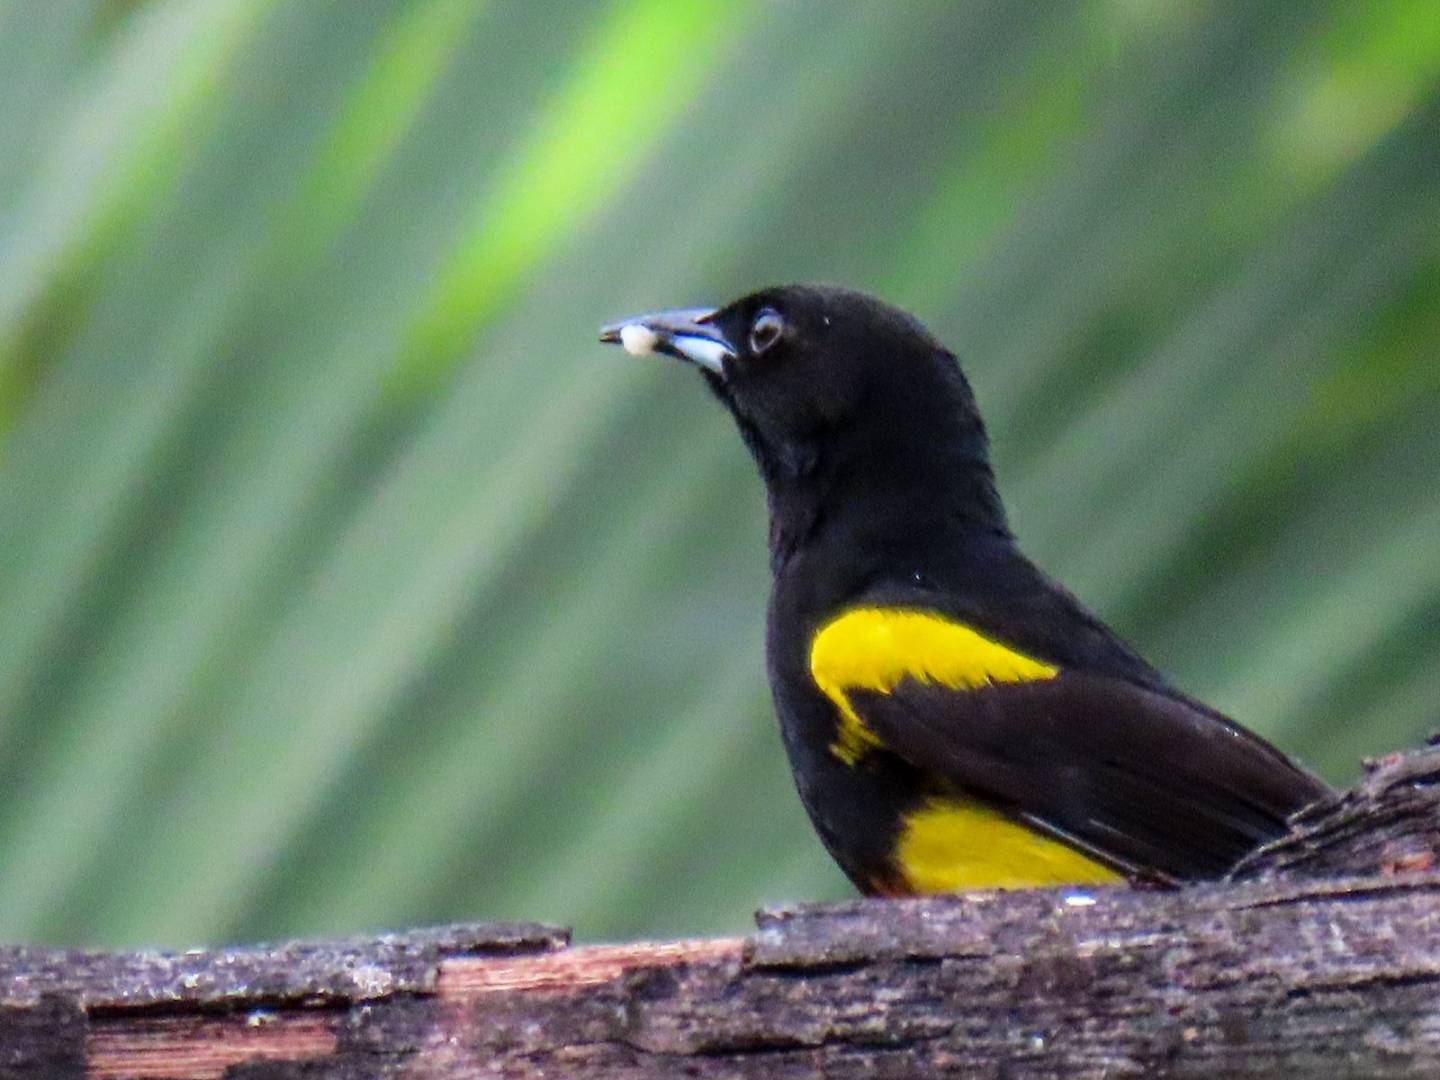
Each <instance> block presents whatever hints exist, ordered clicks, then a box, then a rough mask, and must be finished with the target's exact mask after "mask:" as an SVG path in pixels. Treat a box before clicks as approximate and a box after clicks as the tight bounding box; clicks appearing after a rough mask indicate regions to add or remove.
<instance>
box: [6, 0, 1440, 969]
mask: <svg viewBox="0 0 1440 1080" xmlns="http://www.w3.org/2000/svg"><path fill="white" fill-rule="evenodd" d="M0 113H3V122H0V939H5V940H16V939H21V940H36V941H53V942H67V943H73V944H116V945H119V944H126V945H133V944H142V943H158V944H165V945H188V944H192V943H197V942H217V941H227V940H241V939H252V938H274V937H279V936H285V935H292V934H317V933H323V934H331V933H337V932H343V931H349V930H355V929H360V928H372V927H378V926H393V925H406V924H416V923H427V922H435V921H443V920H455V919H474V918H492V917H494V918H498V917H528V918H541V919H548V920H554V921H559V922H562V923H567V924H572V925H574V926H575V927H576V928H577V930H578V932H579V934H580V935H581V936H582V937H587V938H597V937H614V936H630V935H663V934H676V933H687V934H688V933H700V932H709V931H719V930H734V929H738V928H741V927H743V926H745V925H746V924H747V921H748V918H749V912H750V911H751V909H752V908H753V907H754V906H756V905H757V904H759V903H762V902H768V901H781V900H797V899H808V898H822V897H832V896H842V895H846V894H847V892H848V888H847V886H845V884H844V883H843V881H842V880H841V879H840V877H839V875H838V874H837V873H836V872H835V871H834V870H833V869H832V868H831V867H830V866H829V864H828V861H827V859H826V857H825V856H824V854H823V853H822V851H821V849H820V846H819V844H818V842H817V841H816V840H814V839H813V838H812V836H811V834H810V831H809V827H808V825H807V824H806V822H805V820H804V819H803V815H802V813H801V811H800V808H799V805H798V802H797V800H796V798H795V796H794V794H793V792H792V790H791V785H790V778H789V773H788V770H787V768H786V765H785V763H784V760H783V755H782V751H781V747H780V743H779V740H778V737H777V733H776V731H775V727H774V721H773V719H772V716H771V713H770V707H769V702H768V696H767V691H766V689H765V686H764V682H763V673H762V639H761V627H762V619H763V605H764V595H765V590H766V587H767V574H766V567H765V550H764V520H763V506H762V499H761V491H760V487H759V484H758V481H757V480H756V478H755V477H754V476H753V475H752V471H751V466H750V463H749V461H748V459H747V458H746V457H745V455H744V452H743V451H742V449H741V447H740V445H739V442H738V440H737V439H736V438H735V437H734V434H733V432H732V431H731V430H730V427H729V424H728V421H727V420H726V418H725V417H724V416H723V415H721V413H720V410H719V409H718V408H716V407H714V406H713V404H712V403H711V402H710V401H708V400H707V395H706V394H705V392H704V391H703V388H702V386H701V385H700V382H699V380H698V379H697V378H696V377H695V376H694V374H693V373H690V372H686V371H683V370H681V369H680V368H679V366H678V365H673V366H672V365H669V364H666V363H664V362H660V361H648V360H647V361H641V360H634V359H632V358H629V357H627V356H625V355H624V354H622V353H621V352H619V351H618V350H613V349H603V348H601V347H600V346H599V345H597V344H596V343H595V340H594V338H595V328H596V326H597V325H598V324H599V323H600V322H601V321H602V320H603V319H607V318H611V317H615V316H618V315H623V314H628V313H630V312H633V311H636V310H644V309H647V308H653V307H656V306H669V305H680V304H695V303H702V302H707V301H721V300H725V299H728V298H730V297H731V296H733V295H735V294H738V293H740V292H744V291H748V290H749V289H751V288H754V287H757V286H759V285H762V284H768V283H771V282H775V281H783V280H789V279H821V280H827V281H837V282H843V283H847V284H851V285H855V286H859V287H862V288H866V289H870V290H873V291H876V292H879V293H881V294H883V295H884V296H886V297H887V298H889V299H891V300H893V301H895V302H897V303H899V304H901V305H903V306H906V307H909V308H911V309H913V310H915V311H916V312H917V313H919V314H920V315H921V316H922V317H923V318H924V319H925V320H927V321H928V322H929V323H930V325H931V326H932V327H933V328H934V329H935V330H936V331H937V332H938V333H939V334H940V335H941V336H942V338H944V340H946V341H947V342H949V343H950V344H951V345H952V346H953V347H954V348H955V349H956V350H957V351H958V352H959V353H960V354H961V355H962V357H963V358H965V360H966V363H967V366H968V369H969V371H970V373H971V376H972V379H973V381H974V383H975V384H976V388H977V392H978V393H979V395H980V398H981V403H982V406H983V407H984V408H985V410H986V413H987V416H988V417H989V419H990V423H991V429H992V434H993V436H994V440H995V443H996V456H997V462H998V468H999V470H1000V476H1001V482H1002V486H1003V488H1004V490H1005V491H1006V493H1007V494H1008V497H1009V503H1010V506H1011V510H1012V515H1013V518H1014V521H1015V525H1016V528H1017V530H1018V532H1019V534H1020V536H1021V539H1022V541H1023V542H1024V543H1025V545H1026V546H1027V547H1028V549H1029V550H1030V551H1031V552H1032V553H1033V554H1034V555H1035V556H1036V557H1037V558H1038V559H1039V560H1040V561H1041V563H1042V564H1043V565H1045V566H1046V567H1047V568H1049V569H1050V570H1051V571H1052V572H1054V573H1056V574H1057V575H1058V576H1060V577H1061V578H1063V579H1064V580H1065V581H1066V582H1067V583H1069V584H1070V585H1071V586H1072V587H1074V588H1075V589H1076V590H1077V591H1078V592H1079V593H1080V594H1081V595H1082V597H1084V598H1085V599H1086V600H1088V601H1089V602H1090V603H1091V604H1092V605H1093V606H1095V607H1097V608H1098V609H1099V610H1100V611H1101V612H1103V613H1104V614H1105V615H1106V616H1107V617H1108V618H1109V619H1111V620H1112V621H1113V622H1114V623H1115V624H1117V625H1118V626H1119V627H1120V628H1121V629H1122V630H1123V631H1124V632H1125V633H1127V634H1128V635H1129V636H1131V637H1133V638H1134V639H1136V640H1137V641H1138V643H1139V644H1140V645H1141V646H1142V647H1143V649H1144V650H1145V651H1146V652H1147V653H1148V654H1149V655H1150V656H1151V657H1152V658H1153V659H1155V660H1156V661H1157V662H1158V663H1159V665H1160V666H1161V667H1162V668H1163V669H1165V670H1166V671H1168V672H1169V673H1171V674H1172V675H1173V676H1174V677H1175V678H1176V679H1177V680H1178V681H1179V682H1180V683H1181V685H1183V686H1185V687H1186V688H1188V689H1189V690H1191V691H1193V692H1195V693H1196V694H1198V695H1200V696H1202V697H1204V698H1206V699H1208V700H1210V701H1212V702H1214V703H1215V704H1217V705H1219V706H1221V707H1223V708H1224V709H1226V710H1228V711H1230V712H1231V713H1233V714H1234V715H1236V716H1237V717H1239V718H1241V719H1243V720H1244V721H1246V722H1248V723H1250V724H1251V725H1253V726H1254V727H1256V728H1258V729H1259V730H1261V731H1263V732H1264V733H1265V734H1267V735H1269V736H1270V737H1272V738H1273V739H1275V740H1277V741H1278V742H1279V743H1280V744H1281V745H1283V746H1284V747H1286V748H1287V749H1289V750H1292V751H1294V752H1297V753H1299V754H1300V755H1302V756H1304V757H1305V758H1307V759H1308V760H1309V761H1311V762H1312V763H1313V764H1315V765H1316V766H1317V767H1318V768H1320V769H1321V770H1323V771H1324V772H1325V774H1326V775H1328V776H1329V777H1330V778H1332V779H1334V780H1336V781H1344V780H1346V779H1347V778H1349V777H1352V776H1353V775H1354V773H1355V772H1356V769H1357V759H1358V757H1359V756H1360V755H1362V754H1365V753H1374V752H1378V751H1382V750H1385V749H1388V748H1392V747H1397V746H1400V745H1403V744H1407V743H1412V742H1414V741H1416V740H1418V739H1420V738H1421V737H1422V736H1423V735H1424V734H1426V733H1427V731H1428V730H1429V729H1430V728H1431V727H1432V726H1434V725H1435V723H1436V721H1437V720H1440V709H1437V707H1436V701H1437V698H1440V493H1437V485H1440V355H1437V354H1440V10H1437V7H1436V5H1435V4H1434V3H1433V2H1432V0H1377V2H1370V3H1364V4H1361V3H1352V2H1348V0H1344V2H1336V3H1312V2H1306V3H1293V4H1291V3H1278V2H1277V3H1253V2H1244V3H1241V2H1236V3H1220V2H1198V0H1197V2H1177V0H1089V2H1073V3H1070V2H1066V3H1029V2H995V3H984V2H966V3H954V2H943V3H921V2H909V0H907V2H904V3H896V2H893V0H884V2H877V3H838V2H837V3H820V2H818V0H815V2H800V0H788V2H786V0H769V2H740V3H731V2H722V0H696V2H692V0H615V2H611V3H549V4H542V3H528V2H520V0H493V2H490V3H481V2H478V0H477V2H460V0H408V2H400V0H393V2H376V0H290V2H286V0H129V2H121V0H46V2H44V3H37V2H34V0H0Z"/></svg>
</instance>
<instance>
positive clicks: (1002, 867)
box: [895, 799, 1124, 893]
mask: <svg viewBox="0 0 1440 1080" xmlns="http://www.w3.org/2000/svg"><path fill="white" fill-rule="evenodd" d="M895 861H896V863H897V864H898V865H899V868H900V872H901V874H902V875H903V876H904V878H905V884H906V885H908V886H909V888H910V889H911V890H912V891H913V892H917V893H937V892H958V891H961V890H965V889H1023V888H1033V887H1036V886H1042V885H1092V884H1101V883H1104V882H1107V881H1110V882H1113V881H1122V880H1124V879H1123V877H1122V876H1121V875H1120V874H1118V873H1116V872H1115V871H1114V870H1112V869H1110V868H1109V867H1108V866H1105V865H1104V864H1103V863H1098V862H1096V861H1095V860H1094V859H1091V858H1089V857H1088V856H1086V855H1082V854H1081V853H1080V852H1078V851H1076V850H1075V849H1074V848H1072V847H1070V846H1069V845H1068V844H1065V843H1062V842H1061V841H1059V840H1054V839H1051V838H1050V837H1048V836H1046V835H1045V834H1044V833H1041V832H1037V831H1035V830H1034V829H1031V828H1029V827H1027V826H1026V825H1024V824H1023V823H1021V822H1018V821H1013V820H1011V819H1010V818H1008V817H1006V816H1005V815H1004V814H1002V813H1000V812H999V811H997V810H992V809H990V808H989V807H987V806H981V805H979V804H976V803H966V802H960V801H956V800H951V799H933V800H931V801H930V802H928V803H926V804H925V805H924V806H923V807H921V808H920V809H919V810H916V811H914V812H913V813H910V814H907V815H906V816H905V819H904V823H903V825H902V827H901V831H900V839H899V842H898V844H897V845H896V848H895Z"/></svg>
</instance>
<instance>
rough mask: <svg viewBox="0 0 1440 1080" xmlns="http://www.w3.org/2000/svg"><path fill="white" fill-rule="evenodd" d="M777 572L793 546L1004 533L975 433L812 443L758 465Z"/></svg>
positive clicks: (886, 543) (876, 546) (880, 544)
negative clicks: (938, 440)
mask: <svg viewBox="0 0 1440 1080" xmlns="http://www.w3.org/2000/svg"><path fill="white" fill-rule="evenodd" d="M762 473H763V474H764V476H765V482H766V489H767V491H768V494H769V508H770V559H771V565H772V568H773V569H775V570H776V571H777V572H778V571H779V569H780V568H781V567H782V566H783V565H784V564H785V563H786V562H787V561H788V560H789V559H790V557H791V556H792V555H793V554H794V553H795V552H796V551H797V550H799V548H800V547H801V546H802V545H805V544H808V543H816V542H822V541H824V540H831V539H833V540H835V541H836V542H837V543H841V544H847V545H854V546H855V547H857V548H860V549H864V550H869V551H874V550H904V549H907V548H909V547H911V546H913V545H914V544H915V542H916V540H917V538H920V537H924V538H926V540H927V542H930V543H933V542H934V540H935V539H936V538H937V537H938V536H944V535H946V534H948V533H952V532H953V533H955V534H957V535H959V534H969V535H974V534H975V533H977V532H978V533H988V534H993V535H999V536H1006V537H1008V536H1009V535H1010V529H1009V525H1008V522H1007V520H1006V516H1005V507H1004V504H1003V503H1002V502H1001V500H1000V495H999V492H998V491H997V490H996V487H995V476H994V473H993V471H992V470H991V467H990V462H989V456H988V452H987V447H986V443H985V437H984V431H983V430H978V431H976V432H974V433H973V434H970V433H967V437H963V438H954V439H947V440H944V441H943V443H942V444H940V445H937V444H934V443H931V444H924V443H921V442H919V441H916V442H915V443H914V444H912V445H904V444H903V443H902V444H892V445H884V446H882V445H876V444H860V443H852V444H848V445H844V444H842V445H836V444H834V443H829V444H826V443H817V444H815V445H812V446H808V447H807V446H799V447H791V448H790V450H789V451H788V453H787V454H786V455H784V456H782V457H777V458H775V459H772V460H769V461H765V462H762Z"/></svg>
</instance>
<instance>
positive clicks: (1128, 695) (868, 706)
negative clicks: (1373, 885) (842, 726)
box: [847, 672, 1327, 880]
mask: <svg viewBox="0 0 1440 1080" xmlns="http://www.w3.org/2000/svg"><path fill="white" fill-rule="evenodd" d="M847 698H848V702H849V705H850V707H851V708H852V709H853V710H854V712H855V714H856V716H857V717H858V718H859V720H860V722H861V723H862V724H863V725H864V726H865V728H866V729H867V730H868V731H869V732H870V733H871V734H872V736H873V738H874V740H875V742H876V743H878V744H879V745H881V746H883V747H884V748H885V749H886V750H889V751H890V752H892V753H894V754H896V755H898V756H899V757H901V758H903V759H904V760H906V761H908V762H910V763H911V764H912V765H914V766H916V767H917V768H919V769H920V770H922V771H924V772H926V773H929V774H931V775H934V776H938V777H940V778H943V779H944V780H946V781H948V782H949V783H950V784H953V785H954V786H955V787H956V788H958V789H959V790H961V791H963V792H966V793H969V794H973V795H976V796H979V797H980V798H982V799H984V800H986V801H989V802H992V803H993V804H995V805H996V806H997V807H999V808H1000V809H1002V810H1005V811H1007V812H1009V813H1010V814H1012V815H1014V816H1015V817H1017V818H1020V819H1023V820H1024V821H1026V822H1028V823H1030V824H1032V825H1034V826H1036V827H1038V828H1040V829H1042V830H1044V831H1047V832H1050V833H1052V834H1054V835H1057V836H1059V837H1060V838H1062V839H1065V840H1067V841H1069V842H1070V843H1071V844H1073V845H1074V846H1076V847H1078V848H1080V849H1081V850H1082V851H1085V852H1087V853H1090V854H1092V855H1094V856H1096V857H1099V858H1100V859H1101V860H1102V861H1104V862H1107V863H1109V864H1111V865H1113V866H1116V867H1118V868H1121V869H1123V870H1126V871H1128V872H1130V873H1132V874H1140V875H1144V876H1158V877H1160V878H1163V879H1169V880H1189V879H1195V878H1207V877H1217V876H1219V875H1221V874H1223V873H1224V872H1225V871H1226V870H1228V869H1229V868H1230V867H1231V866H1233V865H1234V864H1235V862H1236V861H1237V860H1238V859H1239V858H1240V857H1241V856H1243V855H1244V854H1246V853H1247V852H1249V851H1251V850H1252V849H1253V848H1255V847H1256V846H1257V845H1258V844H1260V843H1262V842H1264V841H1265V840H1268V839H1271V838H1273V837H1275V836H1277V835H1279V834H1280V833H1281V832H1283V831H1284V828H1285V819H1286V818H1287V817H1288V816H1289V815H1290V814H1292V813H1294V812H1295V811H1296V810H1298V809H1299V808H1300V807H1302V806H1304V805H1305V804H1307V803H1309V802H1312V801H1314V800H1315V799H1317V798H1320V797H1321V796H1323V795H1324V794H1326V793H1327V789H1326V787H1325V786H1324V785H1323V784H1322V783H1321V782H1320V781H1319V780H1317V779H1315V778H1314V777H1313V776H1311V775H1310V774H1308V773H1306V772H1304V771H1303V770H1302V769H1300V768H1299V767H1297V766H1295V765H1294V764H1292V763H1291V762H1290V761H1289V760H1288V759H1287V758H1285V757H1284V756H1283V755H1281V754H1279V753H1278V752H1277V751H1275V750H1274V749H1273V748H1271V747H1270V746H1268V745H1267V744H1265V743H1264V742H1262V741H1261V740H1259V739H1257V738H1255V737H1253V736H1251V735H1250V734H1249V733H1248V732H1245V731H1244V730H1242V729H1240V728H1237V727H1235V726H1233V725H1231V724H1229V723H1227V722H1225V721H1224V720H1223V719H1222V718H1221V717H1219V716H1218V715H1216V714H1212V713H1210V712H1208V711H1206V710H1204V709H1203V708H1201V707H1199V706H1197V705H1195V704H1194V703H1192V702H1189V701H1186V700H1185V699H1183V698H1177V697H1173V696H1170V695H1167V694H1164V693H1161V692H1157V691H1155V690H1152V689H1148V688H1144V687H1140V686H1136V685H1134V684H1131V683H1126V682H1124V681H1121V680H1118V679H1114V678H1110V677H1106V676H1096V675H1091V674H1085V673H1066V672H1058V673H1056V674H1055V675H1053V676H1052V677H1049V678H1044V679H1035V680H1029V681H1001V682H996V683H992V684H987V685H985V686H980V687H977V688H969V689H956V688H953V687H950V686H945V685H942V684H939V683H936V682H931V681H924V680H922V679H917V678H904V679H902V680H901V681H899V682H898V683H896V684H895V685H894V686H892V687H891V688H890V689H888V690H880V689H860V688H856V689H853V690H851V691H850V692H849V693H848V694H847Z"/></svg>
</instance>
